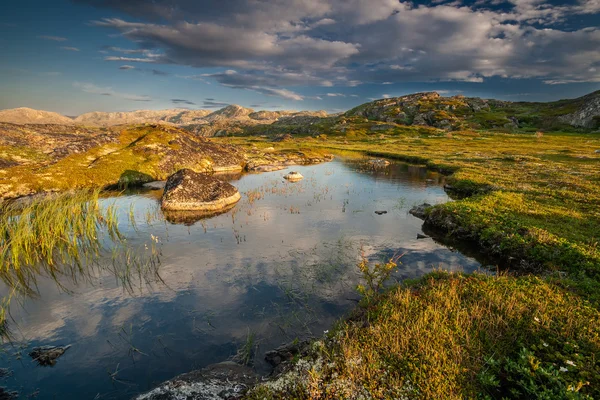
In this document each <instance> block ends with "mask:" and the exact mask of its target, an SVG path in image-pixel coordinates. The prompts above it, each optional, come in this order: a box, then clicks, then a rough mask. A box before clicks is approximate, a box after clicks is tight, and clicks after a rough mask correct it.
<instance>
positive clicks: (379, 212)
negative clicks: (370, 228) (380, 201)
mask: <svg viewBox="0 0 600 400" xmlns="http://www.w3.org/2000/svg"><path fill="white" fill-rule="evenodd" d="M387 213H388V212H387V211H375V214H377V215H383V214H387Z"/></svg>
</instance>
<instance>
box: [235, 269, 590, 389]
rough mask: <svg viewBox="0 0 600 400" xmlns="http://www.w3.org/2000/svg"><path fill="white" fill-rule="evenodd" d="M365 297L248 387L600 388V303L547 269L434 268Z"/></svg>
mask: <svg viewBox="0 0 600 400" xmlns="http://www.w3.org/2000/svg"><path fill="white" fill-rule="evenodd" d="M362 307H363V308H361V310H363V313H362V315H360V316H359V317H356V318H351V319H350V320H348V321H345V322H342V323H340V324H339V325H338V326H337V327H336V328H335V329H332V330H331V332H329V333H328V335H327V337H326V338H324V339H323V340H320V341H317V342H315V343H313V346H312V347H311V349H310V351H309V352H308V354H307V355H306V356H304V357H303V358H301V359H298V360H295V361H293V364H294V366H293V368H292V370H291V372H288V373H286V374H284V375H282V376H280V377H279V379H277V380H275V381H271V382H268V383H266V384H262V385H259V386H257V387H255V388H254V389H253V390H251V391H250V393H249V394H248V396H247V397H248V398H250V399H290V398H297V399H369V398H372V399H434V398H439V399H475V398H479V399H502V398H538V399H595V398H598V396H600V364H599V363H598V355H599V354H600V312H598V310H597V309H596V308H594V307H591V306H590V305H589V304H588V303H587V302H586V301H584V300H582V299H581V298H580V297H578V296H576V295H573V294H570V293H568V292H565V291H564V290H562V289H560V288H557V287H556V286H553V285H551V284H549V283H548V282H546V281H544V280H542V279H540V278H537V277H521V278H515V277H510V276H500V277H490V276H485V275H481V274H473V275H468V276H465V275H459V274H446V273H433V274H430V275H428V276H426V277H425V278H423V279H421V280H419V281H418V282H412V283H410V284H407V285H405V286H396V287H394V288H392V289H390V290H389V291H388V292H387V293H385V294H382V295H380V296H378V297H375V298H372V299H371V300H370V301H368V302H363V304H362Z"/></svg>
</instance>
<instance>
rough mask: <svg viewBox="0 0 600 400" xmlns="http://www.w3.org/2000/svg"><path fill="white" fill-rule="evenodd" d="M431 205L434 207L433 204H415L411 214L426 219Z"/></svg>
mask: <svg viewBox="0 0 600 400" xmlns="http://www.w3.org/2000/svg"><path fill="white" fill-rule="evenodd" d="M431 207H432V206H431V204H429V203H423V204H421V205H420V206H415V207H413V208H411V209H410V211H409V214H412V215H414V216H415V217H417V218H420V219H425V217H426V216H427V210H428V209H429V208H431Z"/></svg>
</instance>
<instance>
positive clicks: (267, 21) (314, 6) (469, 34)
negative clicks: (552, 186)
mask: <svg viewBox="0 0 600 400" xmlns="http://www.w3.org/2000/svg"><path fill="white" fill-rule="evenodd" d="M0 51H1V52H2V58H1V60H0V109H2V108H13V107H31V108H38V109H45V110H50V111H56V112H60V113H63V114H66V115H78V114H81V113H84V112H88V111H128V110H136V109H163V108H175V107H186V108H192V109H196V108H211V109H216V108H220V107H222V106H224V105H226V104H240V105H242V106H246V107H252V108H255V109H297V110H299V109H307V110H309V109H310V110H316V109H324V110H327V111H330V112H335V111H341V110H346V109H349V108H351V107H353V106H355V105H358V104H361V103H364V102H367V101H370V100H371V99H375V98H382V97H387V96H391V97H395V96H400V95H403V94H408V93H413V92H418V91H432V90H436V91H439V92H441V93H442V94H444V95H455V94H463V95H466V96H481V97H493V98H500V99H506V100H523V101H547V100H556V99H561V98H569V97H577V96H580V95H583V94H586V93H589V92H591V91H594V90H598V89H600V0H570V1H561V0H507V1H505V0H475V1H474V0H451V1H448V0H434V1H424V0H419V1H414V2H405V1H398V0H329V1H323V0H153V1H146V0H72V1H67V0H57V1H40V0H22V1H20V2H14V1H10V2H7V3H6V4H4V5H3V12H2V13H1V14H0Z"/></svg>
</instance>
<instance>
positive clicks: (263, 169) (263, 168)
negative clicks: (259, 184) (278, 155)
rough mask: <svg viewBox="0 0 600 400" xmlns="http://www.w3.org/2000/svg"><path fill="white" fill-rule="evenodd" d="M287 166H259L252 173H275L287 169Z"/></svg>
mask: <svg viewBox="0 0 600 400" xmlns="http://www.w3.org/2000/svg"><path fill="white" fill-rule="evenodd" d="M286 168H287V166H285V165H259V166H257V167H253V168H252V169H251V171H255V172H273V171H281V170H282V169H286Z"/></svg>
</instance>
